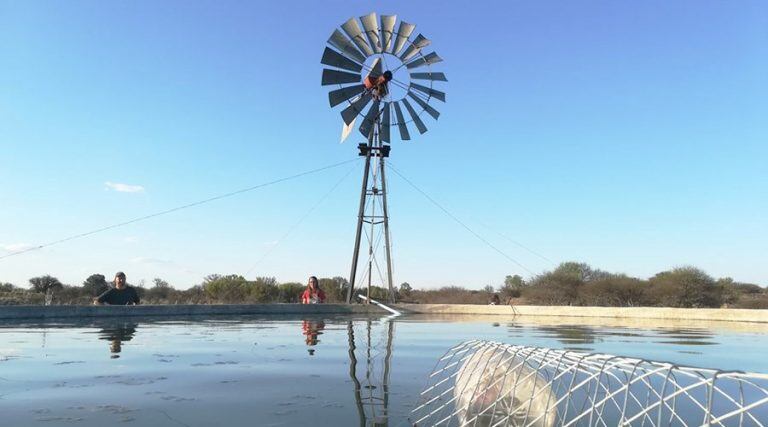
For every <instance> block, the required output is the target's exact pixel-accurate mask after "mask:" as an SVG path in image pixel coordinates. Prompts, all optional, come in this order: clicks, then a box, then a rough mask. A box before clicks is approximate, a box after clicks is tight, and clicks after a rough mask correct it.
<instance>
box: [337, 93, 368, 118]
mask: <svg viewBox="0 0 768 427" xmlns="http://www.w3.org/2000/svg"><path fill="white" fill-rule="evenodd" d="M371 98H372V96H371V94H370V93H365V94H363V96H361V97H360V98H359V99H358V100H357V101H355V102H353V103H352V104H350V105H349V107H347V108H345V109H344V110H343V111H342V112H341V118H342V119H343V120H344V123H346V124H350V123H352V120H355V117H357V116H358V115H359V114H360V113H361V112H362V111H363V109H365V106H366V105H368V103H369V102H371Z"/></svg>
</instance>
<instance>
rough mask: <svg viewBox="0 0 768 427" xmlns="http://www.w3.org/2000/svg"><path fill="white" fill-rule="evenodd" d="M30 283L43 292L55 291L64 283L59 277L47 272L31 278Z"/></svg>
mask: <svg viewBox="0 0 768 427" xmlns="http://www.w3.org/2000/svg"><path fill="white" fill-rule="evenodd" d="M29 284H30V285H32V290H33V291H35V292H38V293H41V294H45V293H48V292H49V291H54V290H55V289H61V288H62V287H64V285H63V284H62V283H61V282H60V281H59V279H57V278H55V277H53V276H51V275H49V274H46V275H45V276H40V277H33V278H31V279H29Z"/></svg>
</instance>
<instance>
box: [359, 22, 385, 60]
mask: <svg viewBox="0 0 768 427" xmlns="http://www.w3.org/2000/svg"><path fill="white" fill-rule="evenodd" d="M360 21H361V22H362V23H363V28H365V35H366V36H368V41H369V42H370V43H371V47H372V48H373V51H374V52H376V53H381V42H380V41H379V20H378V19H376V14H375V13H370V14H368V15H365V16H361V17H360Z"/></svg>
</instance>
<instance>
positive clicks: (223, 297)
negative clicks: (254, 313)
mask: <svg viewBox="0 0 768 427" xmlns="http://www.w3.org/2000/svg"><path fill="white" fill-rule="evenodd" d="M246 284H247V281H246V280H245V278H244V277H243V276H240V275H236V274H231V275H229V276H220V275H218V274H214V275H210V276H208V277H206V278H205V280H204V281H203V289H204V290H205V294H206V296H208V297H209V298H211V299H212V300H214V301H216V302H223V303H242V302H243V301H245V300H246V298H247V297H248V289H247V286H246Z"/></svg>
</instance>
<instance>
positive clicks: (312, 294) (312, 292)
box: [301, 276, 325, 304]
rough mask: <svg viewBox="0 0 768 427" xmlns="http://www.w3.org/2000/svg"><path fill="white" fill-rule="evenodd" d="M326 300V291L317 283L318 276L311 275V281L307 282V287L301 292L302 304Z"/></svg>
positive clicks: (318, 302)
mask: <svg viewBox="0 0 768 427" xmlns="http://www.w3.org/2000/svg"><path fill="white" fill-rule="evenodd" d="M323 302H325V292H323V290H322V289H320V285H318V283H317V277H315V276H311V277H310V278H309V283H307V289H306V290H305V291H304V293H303V294H301V303H302V304H320V303H323Z"/></svg>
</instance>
